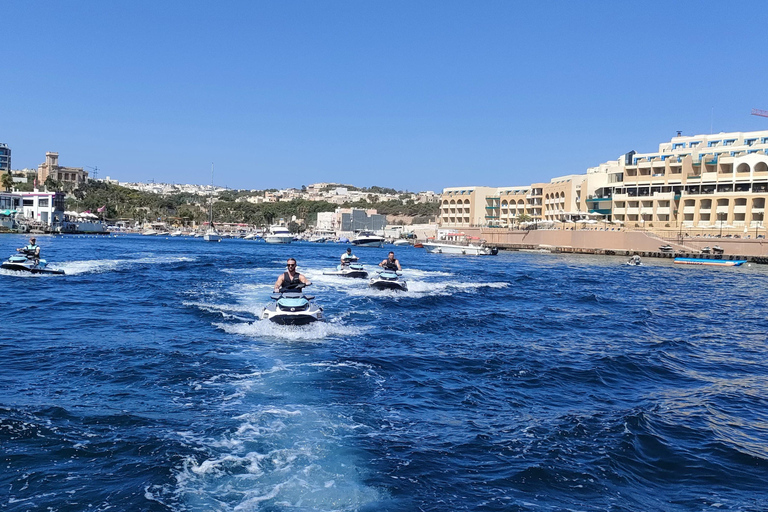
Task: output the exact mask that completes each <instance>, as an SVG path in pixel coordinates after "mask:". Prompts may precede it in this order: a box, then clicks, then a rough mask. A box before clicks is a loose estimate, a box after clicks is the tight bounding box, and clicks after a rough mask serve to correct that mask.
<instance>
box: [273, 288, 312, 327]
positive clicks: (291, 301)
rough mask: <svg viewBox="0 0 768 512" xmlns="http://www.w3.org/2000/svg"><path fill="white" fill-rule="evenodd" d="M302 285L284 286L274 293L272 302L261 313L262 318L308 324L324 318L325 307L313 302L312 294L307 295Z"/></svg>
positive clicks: (277, 322)
mask: <svg viewBox="0 0 768 512" xmlns="http://www.w3.org/2000/svg"><path fill="white" fill-rule="evenodd" d="M302 288H303V285H302V286H299V287H295V288H284V289H282V290H280V293H273V294H272V296H271V297H272V300H273V301H274V302H272V304H270V305H269V306H267V307H265V308H264V310H263V311H262V313H261V319H262V320H269V321H270V322H274V323H276V324H280V325H307V324H310V323H312V322H318V321H322V320H323V308H322V307H320V306H318V305H317V304H315V303H314V302H312V300H313V299H314V298H315V297H314V296H312V295H305V294H304V292H302Z"/></svg>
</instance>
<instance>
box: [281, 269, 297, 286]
mask: <svg viewBox="0 0 768 512" xmlns="http://www.w3.org/2000/svg"><path fill="white" fill-rule="evenodd" d="M300 275H301V274H299V273H298V272H296V274H295V275H294V276H293V279H291V276H289V275H288V272H283V284H282V288H284V289H285V288H287V289H291V288H296V287H297V286H298V285H300V284H301V279H299V276H300Z"/></svg>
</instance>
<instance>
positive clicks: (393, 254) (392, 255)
mask: <svg viewBox="0 0 768 512" xmlns="http://www.w3.org/2000/svg"><path fill="white" fill-rule="evenodd" d="M387 257H388V258H389V259H390V260H394V259H395V253H394V252H392V251H389V256H387Z"/></svg>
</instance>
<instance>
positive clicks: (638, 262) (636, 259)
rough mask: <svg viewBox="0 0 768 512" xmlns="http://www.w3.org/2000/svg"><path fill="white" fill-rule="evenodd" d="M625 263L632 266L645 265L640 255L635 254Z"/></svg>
mask: <svg viewBox="0 0 768 512" xmlns="http://www.w3.org/2000/svg"><path fill="white" fill-rule="evenodd" d="M625 265H629V266H631V267H640V266H642V265H643V262H642V261H641V260H640V256H638V255H637V254H635V255H633V256H632V257H631V258H629V260H628V261H627V262H626V263H625Z"/></svg>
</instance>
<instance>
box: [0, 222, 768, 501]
mask: <svg viewBox="0 0 768 512" xmlns="http://www.w3.org/2000/svg"><path fill="white" fill-rule="evenodd" d="M38 241H39V243H40V245H41V246H42V249H43V256H44V257H45V258H47V259H48V261H49V262H50V263H49V264H50V265H51V266H52V267H54V268H61V269H63V270H65V271H66V273H67V275H65V276H55V275H25V274H20V273H16V272H9V271H4V270H3V271H0V285H2V290H3V295H2V299H0V325H1V326H2V328H1V332H0V370H1V371H0V467H1V468H2V469H1V470H0V509H2V510H8V511H26V510H30V511H31V510H51V511H83V510H88V511H104V510H131V511H139V510H141V511H165V510H168V511H211V510H216V511H280V510H290V511H314V510H318V511H413V510H420V511H455V510H488V511H494V510H499V511H502V510H503V511H519V510H531V511H538V510H558V511H559V510H569V511H570V510H579V511H593V510H594V511H597V510H612V511H625V510H626V511H634V510H638V511H640V510H642V511H645V510H669V511H684V510H685V511H687V510H695V511H699V510H739V511H751V510H754V511H758V510H766V509H767V508H768V491H766V488H767V485H768V484H767V483H766V482H768V363H766V349H767V348H768V346H767V345H768V343H767V342H766V337H767V336H766V317H768V305H767V303H766V292H765V290H766V289H768V268H767V267H763V266H759V265H750V266H746V265H745V266H743V267H739V268H705V267H700V268H692V267H684V268H678V267H676V266H674V265H672V264H670V263H669V261H667V260H647V261H646V262H645V266H642V267H628V266H624V265H623V259H620V258H615V257H593V256H565V255H550V254H526V253H516V252H502V253H501V254H499V255H498V256H495V257H494V256H483V257H462V256H448V255H439V254H426V253H425V252H424V251H423V250H420V249H414V248H410V247H405V248H401V247H398V248H394V250H395V252H396V254H397V256H398V258H399V259H400V262H401V264H402V266H403V269H404V271H403V274H404V278H405V279H406V280H407V281H408V290H409V291H408V292H405V293H403V292H392V291H388V292H386V291H376V290H371V289H369V288H368V286H367V281H366V280H364V279H349V278H342V277H339V276H325V275H323V272H324V271H325V272H327V271H332V270H333V269H334V268H335V266H336V265H337V263H338V259H339V256H340V255H341V253H342V252H343V251H344V250H345V249H346V246H344V245H336V244H310V243H294V244H290V245H267V244H264V243H259V242H254V241H243V240H224V241H222V242H221V243H208V242H204V241H203V240H201V239H189V238H186V239H185V238H158V237H146V236H145V237H142V236H118V237H106V236H102V237H45V236H39V237H38ZM24 242H25V239H24V238H21V237H19V236H14V235H6V236H3V237H0V255H3V254H6V255H9V254H11V253H12V252H13V249H14V248H15V247H19V246H21V245H23V243H24ZM390 249H392V247H391V246H390V247H386V246H385V248H384V249H374V248H358V249H355V253H356V254H357V255H358V256H359V257H360V259H361V262H362V263H363V264H364V265H366V267H367V268H368V269H369V270H370V271H373V269H374V268H375V265H376V264H377V263H378V262H380V261H381V260H383V259H384V258H385V257H386V254H387V252H388V251H389V250H390ZM288 257H295V258H296V259H297V260H298V263H299V270H300V271H301V272H302V273H304V274H305V275H306V276H307V277H308V278H309V279H311V280H312V281H313V285H312V287H311V288H310V289H309V290H311V292H312V293H313V294H314V295H315V296H316V297H317V299H316V301H317V302H318V304H320V305H322V306H323V307H324V312H325V316H326V318H327V321H326V322H323V323H317V324H314V325H309V326H306V327H282V326H277V325H274V324H271V323H269V322H268V321H262V320H259V317H260V312H261V309H262V308H263V307H264V306H265V305H267V304H268V303H269V302H270V298H269V295H270V293H271V290H272V287H273V284H274V281H275V279H276V278H277V276H278V275H279V274H280V273H282V272H283V271H284V269H285V261H286V259H287V258H288Z"/></svg>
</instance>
